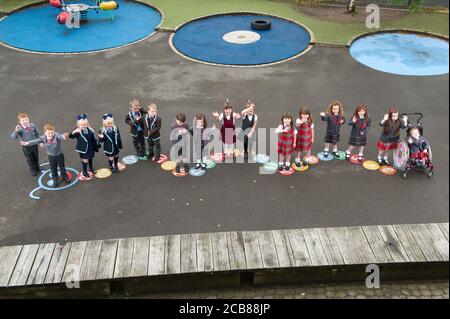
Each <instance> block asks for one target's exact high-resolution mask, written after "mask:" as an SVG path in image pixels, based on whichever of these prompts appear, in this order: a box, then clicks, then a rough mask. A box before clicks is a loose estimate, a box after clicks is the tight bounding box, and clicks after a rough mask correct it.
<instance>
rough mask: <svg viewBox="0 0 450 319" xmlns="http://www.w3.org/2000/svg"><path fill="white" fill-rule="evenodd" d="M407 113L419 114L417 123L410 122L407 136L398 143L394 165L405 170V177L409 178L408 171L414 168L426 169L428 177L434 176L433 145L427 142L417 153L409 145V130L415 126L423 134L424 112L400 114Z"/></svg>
mask: <svg viewBox="0 0 450 319" xmlns="http://www.w3.org/2000/svg"><path fill="white" fill-rule="evenodd" d="M404 115H407V116H408V117H410V116H417V120H416V124H415V125H411V124H410V123H408V128H407V134H406V137H405V138H403V139H401V140H400V141H399V142H398V144H397V149H395V150H394V154H393V156H394V167H395V168H396V169H397V170H399V171H401V172H403V173H402V176H403V178H404V179H406V178H407V176H408V173H409V172H410V171H411V170H412V169H416V170H420V171H424V172H425V173H426V175H427V176H428V177H432V176H433V168H434V167H433V163H432V159H433V155H432V152H431V146H430V144H429V143H427V145H426V147H425V148H424V149H421V150H419V151H418V152H416V153H413V154H411V150H410V148H409V145H408V137H409V132H410V131H411V129H413V128H417V129H419V132H420V136H423V123H422V122H421V120H422V118H423V114H422V113H402V114H401V115H400V116H404Z"/></svg>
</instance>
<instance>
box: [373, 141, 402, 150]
mask: <svg viewBox="0 0 450 319" xmlns="http://www.w3.org/2000/svg"><path fill="white" fill-rule="evenodd" d="M397 145H398V143H391V145H390V146H388V145H387V144H385V143H383V142H382V141H378V144H377V149H378V150H379V151H380V152H386V151H390V150H395V149H397Z"/></svg>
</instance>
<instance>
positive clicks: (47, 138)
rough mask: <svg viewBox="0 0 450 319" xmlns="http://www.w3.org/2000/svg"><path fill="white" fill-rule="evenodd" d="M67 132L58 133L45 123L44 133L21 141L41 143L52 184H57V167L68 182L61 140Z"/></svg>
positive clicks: (29, 144)
mask: <svg viewBox="0 0 450 319" xmlns="http://www.w3.org/2000/svg"><path fill="white" fill-rule="evenodd" d="M67 136H68V133H64V134H58V133H55V127H54V126H53V125H52V124H45V126H44V135H42V136H41V137H38V138H36V139H34V140H30V141H27V142H24V141H21V142H20V144H21V145H23V146H33V145H38V144H43V145H44V147H45V150H46V152H47V155H48V162H49V165H50V170H51V172H52V178H53V186H54V187H58V186H59V177H58V167H59V170H60V172H61V177H62V179H63V180H64V182H66V183H67V184H69V183H70V178H69V176H68V175H67V172H66V166H65V163H64V154H63V151H62V146H61V141H63V140H66V139H67Z"/></svg>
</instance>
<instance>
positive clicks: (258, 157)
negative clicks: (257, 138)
mask: <svg viewBox="0 0 450 319" xmlns="http://www.w3.org/2000/svg"><path fill="white" fill-rule="evenodd" d="M253 160H254V161H255V162H256V163H258V164H265V163H267V162H269V161H270V158H269V156H267V155H266V154H257V155H256V156H255V157H254V158H253Z"/></svg>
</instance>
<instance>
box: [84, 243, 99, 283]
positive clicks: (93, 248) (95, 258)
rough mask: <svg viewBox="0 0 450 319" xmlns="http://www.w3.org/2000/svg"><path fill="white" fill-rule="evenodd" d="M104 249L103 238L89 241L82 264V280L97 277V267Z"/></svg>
mask: <svg viewBox="0 0 450 319" xmlns="http://www.w3.org/2000/svg"><path fill="white" fill-rule="evenodd" d="M101 249H102V241H101V240H93V241H88V242H87V244H86V251H85V252H84V257H83V263H82V264H81V271H80V280H94V279H96V277H97V268H98V264H99V261H100V252H101Z"/></svg>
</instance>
